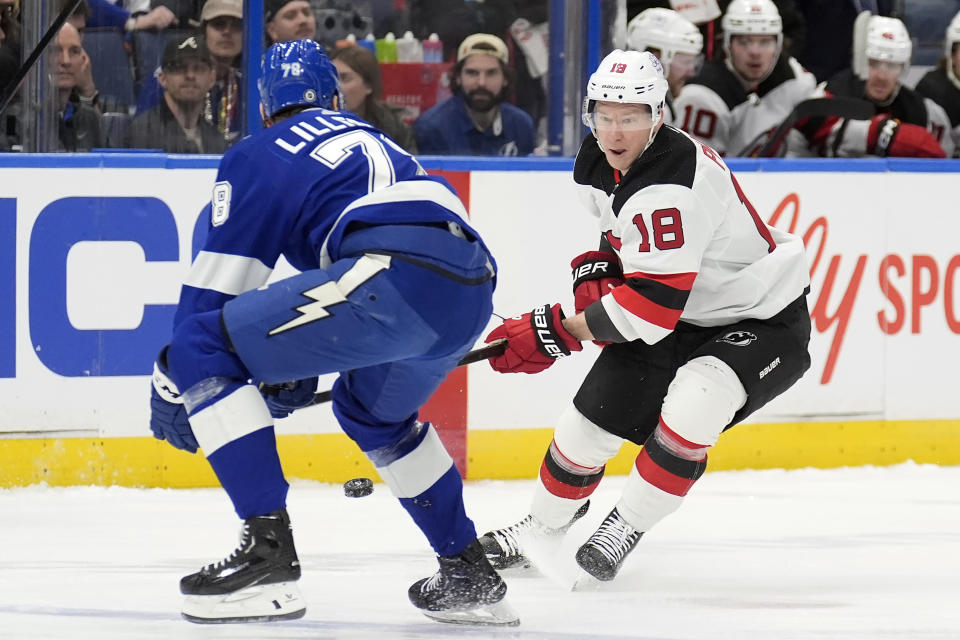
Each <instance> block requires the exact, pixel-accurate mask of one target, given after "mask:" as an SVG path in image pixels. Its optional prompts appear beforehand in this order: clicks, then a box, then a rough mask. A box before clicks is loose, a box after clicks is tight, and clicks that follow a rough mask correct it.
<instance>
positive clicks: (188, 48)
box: [124, 36, 226, 153]
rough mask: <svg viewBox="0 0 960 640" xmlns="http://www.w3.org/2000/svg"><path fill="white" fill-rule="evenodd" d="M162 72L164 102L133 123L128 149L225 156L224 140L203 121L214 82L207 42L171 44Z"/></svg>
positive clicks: (194, 38) (195, 39)
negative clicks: (206, 103) (208, 93)
mask: <svg viewBox="0 0 960 640" xmlns="http://www.w3.org/2000/svg"><path fill="white" fill-rule="evenodd" d="M160 68H161V71H160V75H159V78H158V79H159V81H160V86H162V87H163V100H162V101H161V102H160V104H159V105H157V106H156V107H154V108H153V109H151V110H150V111H147V112H146V113H145V114H143V115H142V116H140V117H138V118H137V119H136V120H134V121H133V124H131V125H130V129H129V131H127V139H126V142H125V145H124V146H126V147H129V148H135V149H163V150H164V151H166V152H167V153H223V151H224V150H225V149H226V143H225V142H224V139H223V136H222V135H221V134H220V132H219V131H217V128H216V127H215V126H213V125H212V124H210V123H209V122H207V121H206V120H204V118H203V109H204V104H205V102H206V96H207V92H208V91H209V90H210V87H212V86H213V82H214V70H213V58H212V57H211V56H210V51H209V50H208V49H207V46H206V43H205V42H204V40H203V38H202V37H200V36H190V37H188V38H185V39H183V40H171V41H170V42H168V43H167V46H166V48H165V49H164V51H163V60H162V62H161V66H160Z"/></svg>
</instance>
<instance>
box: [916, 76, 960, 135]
mask: <svg viewBox="0 0 960 640" xmlns="http://www.w3.org/2000/svg"><path fill="white" fill-rule="evenodd" d="M916 91H917V93H919V94H920V95H922V96H923V97H924V98H929V99H930V100H933V101H934V102H936V103H937V104H938V105H940V106H941V107H943V110H944V111H945V112H946V113H947V116H948V117H949V118H950V123H951V126H954V127H956V126H958V125H960V88H957V86H956V85H955V84H953V82H951V81H950V78H948V77H947V72H946V71H945V70H943V69H939V68H938V69H932V70H930V71H928V72H927V73H926V74H925V75H924V76H923V78H921V79H920V82H918V83H917V86H916Z"/></svg>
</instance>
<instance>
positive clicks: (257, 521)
mask: <svg viewBox="0 0 960 640" xmlns="http://www.w3.org/2000/svg"><path fill="white" fill-rule="evenodd" d="M299 579H300V561H299V560H298V559H297V550H296V549H295V548H294V546H293V532H292V530H291V528H290V518H289V516H287V510H286V509H280V510H279V511H274V512H272V513H269V514H267V515H265V516H257V517H254V518H247V520H246V521H245V522H244V523H243V529H242V530H241V532H240V546H239V547H237V549H235V550H234V552H233V553H231V554H230V555H229V556H227V557H226V558H224V559H223V560H221V561H220V562H217V563H215V564H209V565H207V566H205V567H204V568H203V569H201V570H200V571H198V572H197V573H192V574H190V575H188V576H185V577H184V578H183V579H181V580H180V592H181V593H183V594H184V595H185V596H186V598H185V600H184V603H183V610H182V614H183V617H184V618H186V619H187V620H189V621H190V622H197V623H225V622H268V621H271V620H285V619H292V618H300V617H302V616H303V614H304V613H306V603H305V602H304V601H303V598H302V596H301V595H300V588H299V587H298V586H297V580H299Z"/></svg>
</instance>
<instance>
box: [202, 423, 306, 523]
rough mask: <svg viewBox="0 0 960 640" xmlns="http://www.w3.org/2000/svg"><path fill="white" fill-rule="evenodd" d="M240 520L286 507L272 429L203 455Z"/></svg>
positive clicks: (244, 437) (284, 485)
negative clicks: (205, 455)
mask: <svg viewBox="0 0 960 640" xmlns="http://www.w3.org/2000/svg"><path fill="white" fill-rule="evenodd" d="M207 460H209V461H210V466H211V467H213V471H214V472H215V473H216V474H217V478H219V479H220V484H221V485H223V488H224V489H225V490H226V492H227V495H229V496H230V500H231V501H233V508H234V509H235V510H236V512H237V515H238V516H240V518H241V519H243V520H246V519H247V518H252V517H254V516H262V515H266V514H268V513H270V512H271V511H276V510H277V509H282V508H283V507H284V506H286V504H287V490H288V489H289V487H290V485H289V484H287V481H286V480H285V479H284V477H283V469H282V468H281V467H280V456H278V455H277V438H276V435H275V433H274V431H273V426H269V427H264V428H263V429H260V430H258V431H254V432H253V433H250V434H247V435H245V436H243V437H242V438H239V439H237V440H234V441H232V442H229V443H227V444H225V445H223V446H222V447H220V448H219V449H217V450H216V451H214V452H213V453H212V454H210V455H209V456H207Z"/></svg>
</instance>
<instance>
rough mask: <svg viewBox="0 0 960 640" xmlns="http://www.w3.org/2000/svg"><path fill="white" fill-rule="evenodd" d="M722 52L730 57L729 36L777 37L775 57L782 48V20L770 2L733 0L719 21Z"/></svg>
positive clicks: (765, 0) (775, 6)
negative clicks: (721, 31)
mask: <svg viewBox="0 0 960 640" xmlns="http://www.w3.org/2000/svg"><path fill="white" fill-rule="evenodd" d="M720 25H721V26H722V27H723V50H724V52H725V53H726V54H727V58H728V59H729V57H730V38H731V36H777V55H778V56H779V55H780V50H781V49H782V48H783V20H782V19H781V18H780V11H779V10H777V5H775V4H773V1H772V0H733V2H731V3H730V6H728V7H727V12H726V13H724V14H723V19H722V20H721V21H720Z"/></svg>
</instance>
